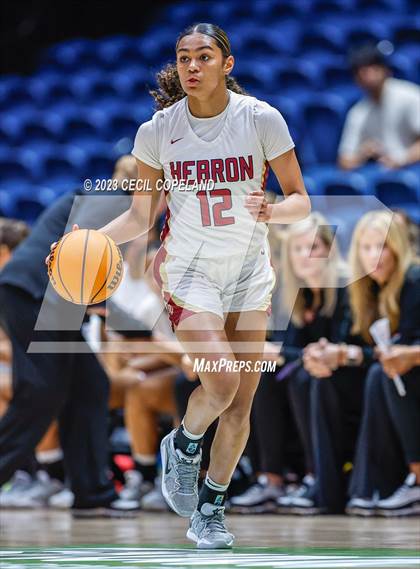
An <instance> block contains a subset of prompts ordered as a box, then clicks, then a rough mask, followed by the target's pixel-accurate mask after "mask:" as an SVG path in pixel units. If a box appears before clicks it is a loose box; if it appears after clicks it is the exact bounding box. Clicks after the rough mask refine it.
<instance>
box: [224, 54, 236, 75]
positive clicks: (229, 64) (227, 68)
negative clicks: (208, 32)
mask: <svg viewBox="0 0 420 569" xmlns="http://www.w3.org/2000/svg"><path fill="white" fill-rule="evenodd" d="M234 65H235V58H234V57H233V55H229V56H228V57H227V58H226V61H225V64H224V72H225V75H229V74H230V72H231V71H232V69H233V67H234Z"/></svg>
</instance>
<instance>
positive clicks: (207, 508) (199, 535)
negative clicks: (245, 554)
mask: <svg viewBox="0 0 420 569" xmlns="http://www.w3.org/2000/svg"><path fill="white" fill-rule="evenodd" d="M224 510H225V509H224V508H220V507H217V506H212V505H211V504H203V506H202V507H201V511H200V512H199V511H198V510H196V511H195V512H194V514H193V515H192V518H191V521H190V527H189V529H188V531H187V538H188V539H191V541H194V542H195V543H196V544H197V548H198V549H230V548H231V547H232V545H233V540H234V539H235V536H234V535H233V534H231V533H230V532H228V530H227V529H226V525H225V515H224ZM207 514H209V515H207Z"/></svg>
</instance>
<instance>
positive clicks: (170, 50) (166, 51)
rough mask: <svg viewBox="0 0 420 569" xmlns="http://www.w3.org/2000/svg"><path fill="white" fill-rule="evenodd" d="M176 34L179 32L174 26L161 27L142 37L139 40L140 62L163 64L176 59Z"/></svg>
mask: <svg viewBox="0 0 420 569" xmlns="http://www.w3.org/2000/svg"><path fill="white" fill-rule="evenodd" d="M176 36H177V33H176V32H175V31H174V28H173V27H172V28H170V29H167V28H164V27H160V28H159V29H157V30H155V31H154V32H153V33H149V34H147V35H145V36H143V37H141V38H140V39H139V40H138V41H137V49H138V52H139V59H138V64H139V65H145V64H156V65H163V64H164V63H167V62H169V61H175V59H176V54H175V41H176Z"/></svg>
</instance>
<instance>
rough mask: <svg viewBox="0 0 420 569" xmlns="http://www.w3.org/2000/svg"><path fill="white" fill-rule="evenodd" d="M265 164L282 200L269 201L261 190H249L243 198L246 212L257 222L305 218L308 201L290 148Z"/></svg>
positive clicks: (290, 220)
mask: <svg viewBox="0 0 420 569" xmlns="http://www.w3.org/2000/svg"><path fill="white" fill-rule="evenodd" d="M269 164H270V167H271V168H272V169H273V172H274V174H275V175H276V178H277V180H278V182H279V184H280V187H281V189H282V191H283V194H284V197H285V199H284V200H282V201H281V202H278V203H274V204H269V203H268V202H267V199H266V197H265V194H264V192H263V191H262V190H258V191H256V192H252V193H251V194H250V195H249V196H247V198H246V200H245V207H246V208H247V209H248V211H249V213H250V214H251V215H252V216H253V217H254V218H255V219H256V220H257V221H264V222H266V223H294V222H295V221H300V220H301V219H304V218H305V217H307V216H308V215H309V214H310V212H311V202H310V199H309V196H308V194H307V192H306V189H305V184H304V182H303V178H302V173H301V171H300V166H299V163H298V161H297V158H296V154H295V151H294V149H293V148H292V149H291V150H288V151H287V152H285V153H284V154H281V155H280V156H277V157H276V158H274V159H273V160H270V161H269Z"/></svg>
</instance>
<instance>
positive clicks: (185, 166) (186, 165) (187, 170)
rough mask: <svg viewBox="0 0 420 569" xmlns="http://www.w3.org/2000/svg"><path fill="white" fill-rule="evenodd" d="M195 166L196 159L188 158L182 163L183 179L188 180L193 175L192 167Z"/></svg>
mask: <svg viewBox="0 0 420 569" xmlns="http://www.w3.org/2000/svg"><path fill="white" fill-rule="evenodd" d="M193 166H195V160H187V161H186V162H183V163H182V179H183V180H188V178H189V177H190V176H191V168H192V167H193Z"/></svg>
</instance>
